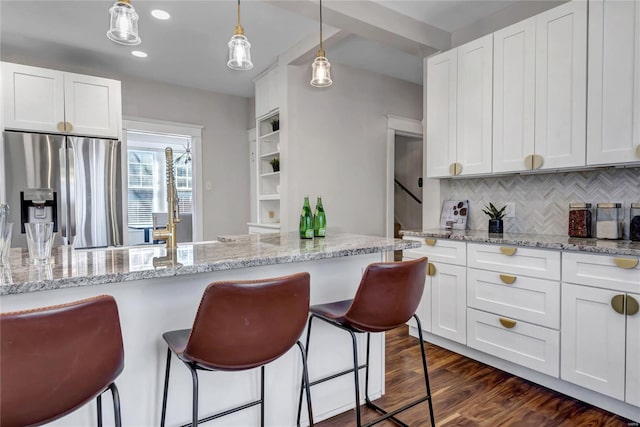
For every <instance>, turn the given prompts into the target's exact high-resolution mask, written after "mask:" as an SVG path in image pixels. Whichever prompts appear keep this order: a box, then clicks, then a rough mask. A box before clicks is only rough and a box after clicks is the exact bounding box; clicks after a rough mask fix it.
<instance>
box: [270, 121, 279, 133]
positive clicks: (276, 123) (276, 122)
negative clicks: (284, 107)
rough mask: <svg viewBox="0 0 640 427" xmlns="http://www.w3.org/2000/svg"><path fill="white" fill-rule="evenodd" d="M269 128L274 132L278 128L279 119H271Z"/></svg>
mask: <svg viewBox="0 0 640 427" xmlns="http://www.w3.org/2000/svg"><path fill="white" fill-rule="evenodd" d="M271 130H272V131H274V132H275V131H277V130H280V119H271Z"/></svg>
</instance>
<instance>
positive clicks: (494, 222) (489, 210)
mask: <svg viewBox="0 0 640 427" xmlns="http://www.w3.org/2000/svg"><path fill="white" fill-rule="evenodd" d="M506 209H507V206H506V205H505V206H503V207H502V208H501V209H498V208H496V207H495V206H494V205H493V203H489V206H487V205H485V206H484V209H483V210H482V212H484V213H486V214H487V216H488V217H489V233H498V234H502V232H503V231H504V226H503V222H502V218H504V216H505V215H506V214H505V210H506Z"/></svg>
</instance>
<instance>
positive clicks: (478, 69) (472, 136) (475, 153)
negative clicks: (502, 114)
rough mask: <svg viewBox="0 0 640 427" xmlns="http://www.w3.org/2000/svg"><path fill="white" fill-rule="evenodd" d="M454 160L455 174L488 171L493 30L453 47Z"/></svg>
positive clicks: (491, 115) (474, 173)
mask: <svg viewBox="0 0 640 427" xmlns="http://www.w3.org/2000/svg"><path fill="white" fill-rule="evenodd" d="M457 51H458V102H457V118H456V126H457V131H456V162H457V163H458V164H459V165H460V166H462V168H461V172H459V173H458V174H459V175H477V174H482V173H490V172H491V139H492V137H491V132H492V117H493V111H492V99H493V34H489V35H487V36H484V37H482V38H479V39H477V40H474V41H472V42H469V43H467V44H464V45H462V46H460V47H458V49H457Z"/></svg>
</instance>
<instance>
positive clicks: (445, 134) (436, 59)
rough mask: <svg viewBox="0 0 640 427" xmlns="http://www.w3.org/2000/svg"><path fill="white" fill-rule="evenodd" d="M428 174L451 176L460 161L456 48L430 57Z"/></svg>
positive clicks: (427, 95) (432, 175)
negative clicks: (457, 150) (451, 167)
mask: <svg viewBox="0 0 640 427" xmlns="http://www.w3.org/2000/svg"><path fill="white" fill-rule="evenodd" d="M425 68H426V71H427V76H426V82H427V84H426V87H427V93H426V98H427V106H426V118H427V120H426V126H427V128H426V132H427V176H428V177H429V178H438V177H446V176H451V174H450V173H449V167H450V166H451V165H452V164H453V163H454V162H455V161H456V160H455V159H456V93H457V84H458V53H457V50H456V49H452V50H450V51H447V52H444V53H441V54H439V55H436V56H432V57H430V58H427V59H426V67H425Z"/></svg>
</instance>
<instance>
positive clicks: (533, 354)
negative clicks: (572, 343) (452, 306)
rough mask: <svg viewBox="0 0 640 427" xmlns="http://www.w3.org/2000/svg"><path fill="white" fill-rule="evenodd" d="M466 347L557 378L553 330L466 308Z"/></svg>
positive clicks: (557, 348)
mask: <svg viewBox="0 0 640 427" xmlns="http://www.w3.org/2000/svg"><path fill="white" fill-rule="evenodd" d="M467 345H468V346H469V347H471V348H475V349H476V350H480V351H483V352H485V353H488V354H491V355H493V356H497V357H500V358H502V359H505V360H508V361H510V362H513V363H517V364H518V365H522V366H526V367H527V368H530V369H534V370H536V371H539V372H542V373H544V374H547V375H550V376H552V377H558V374H559V369H558V366H559V357H560V332H558V331H556V330H553V329H549V328H544V327H541V326H537V325H532V324H530V323H527V322H522V321H518V320H514V319H511V318H507V317H503V316H499V315H496V314H492V313H485V312H483V311H479V310H475V309H473V308H469V309H467Z"/></svg>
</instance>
